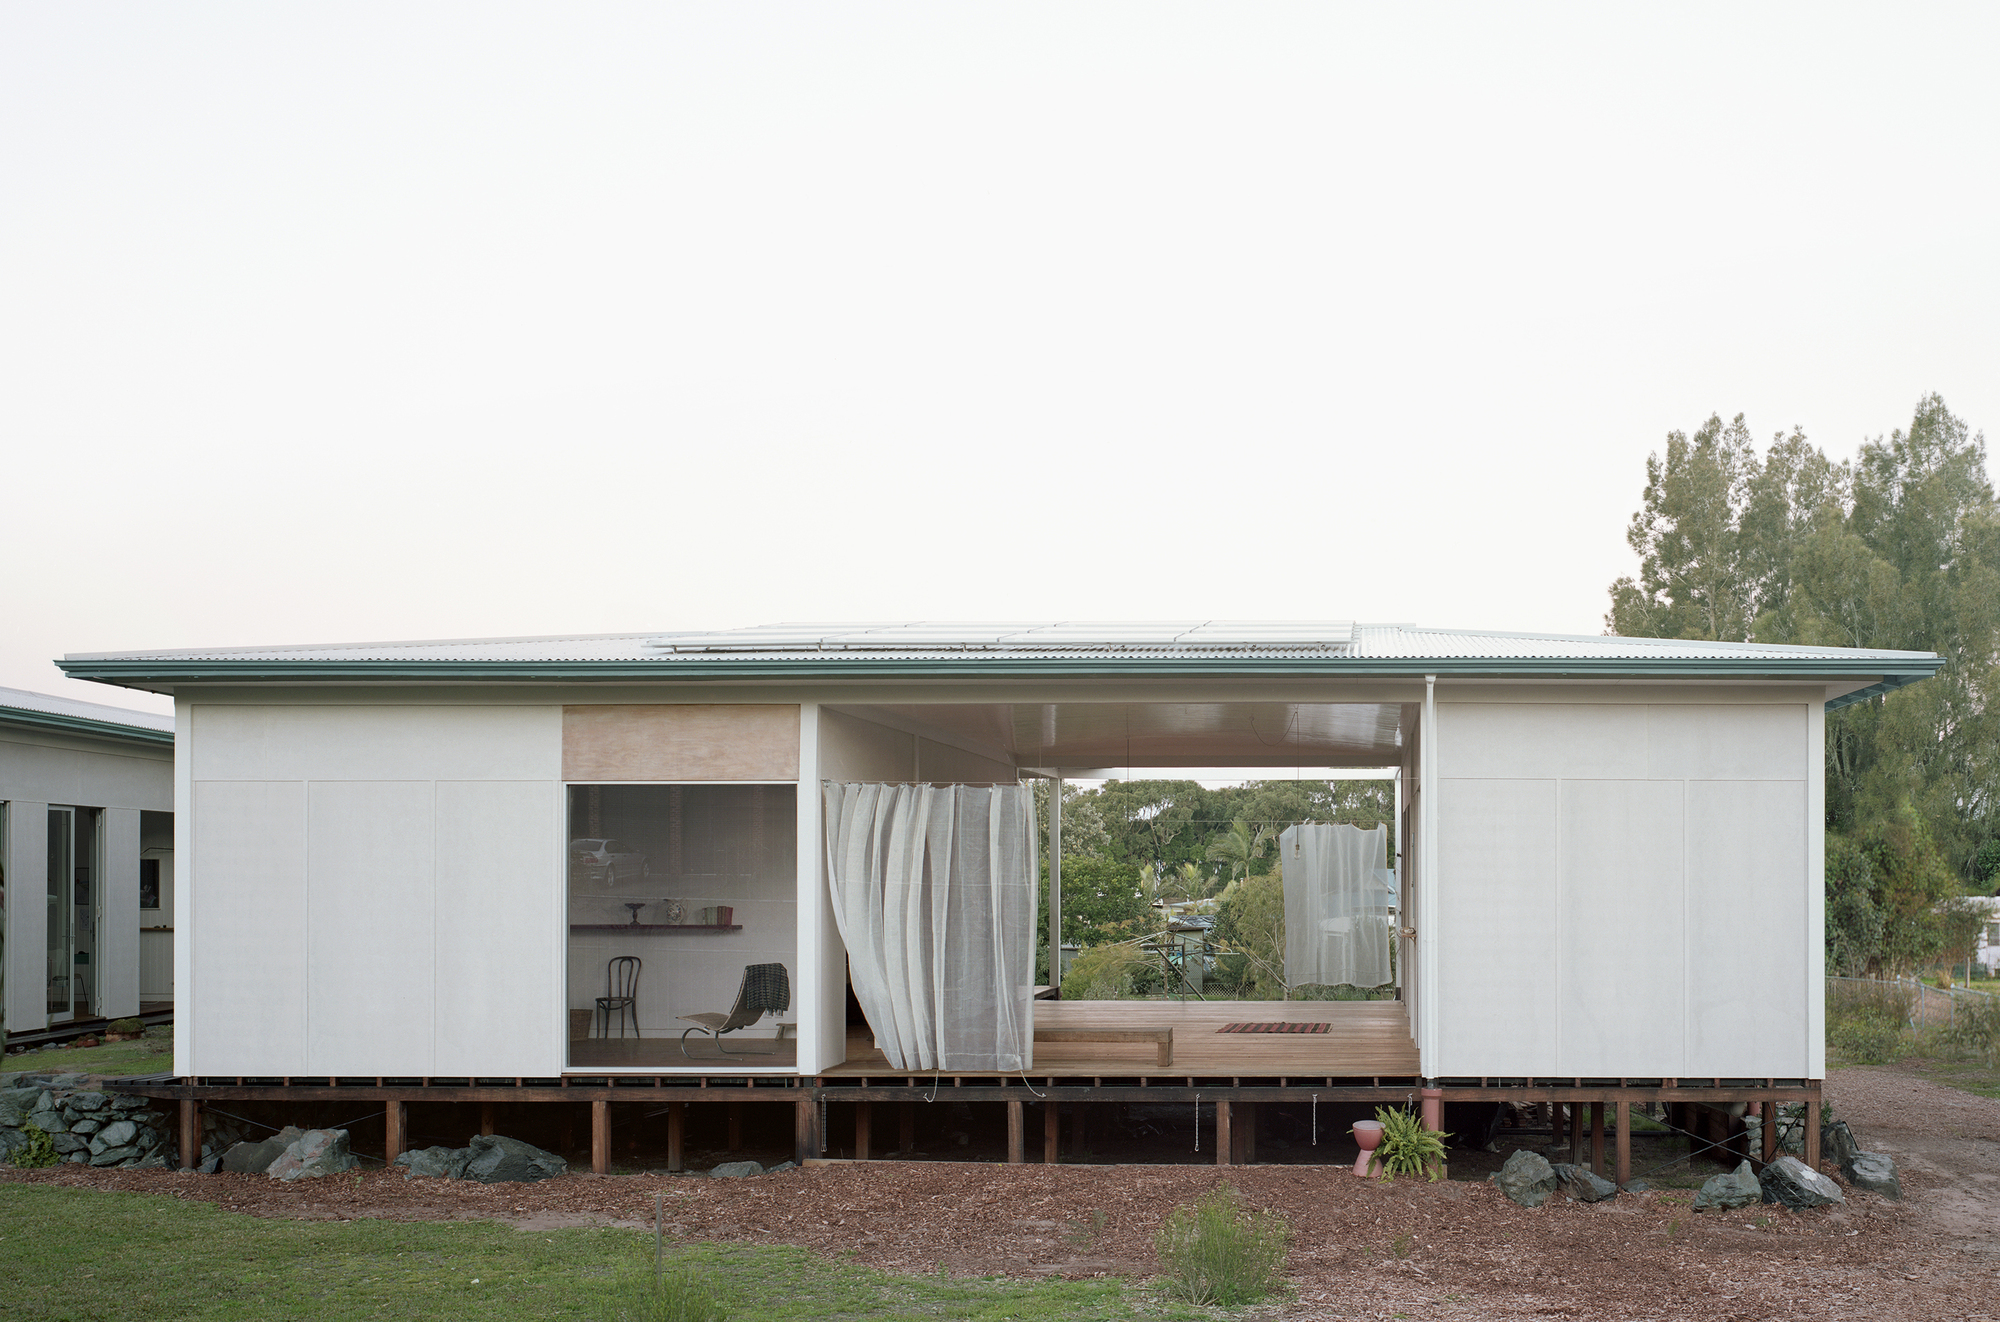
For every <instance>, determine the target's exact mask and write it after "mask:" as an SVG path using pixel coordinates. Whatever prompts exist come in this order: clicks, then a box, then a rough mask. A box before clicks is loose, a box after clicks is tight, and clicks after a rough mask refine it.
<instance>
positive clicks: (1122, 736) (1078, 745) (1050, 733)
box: [854, 702, 1403, 769]
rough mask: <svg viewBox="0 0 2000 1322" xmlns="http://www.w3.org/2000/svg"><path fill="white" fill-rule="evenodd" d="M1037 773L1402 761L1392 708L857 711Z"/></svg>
mask: <svg viewBox="0 0 2000 1322" xmlns="http://www.w3.org/2000/svg"><path fill="white" fill-rule="evenodd" d="M854 710H855V711H856V712H857V714H865V713H866V712H867V711H869V710H873V711H878V712H882V713H885V714H887V715H889V716H892V717H894V718H895V719H896V721H898V722H901V723H905V724H907V725H910V726H918V727H923V726H928V727H930V728H932V729H935V730H938V731H941V732H944V733H947V734H950V735H952V736H955V737H956V738H958V739H960V740H964V741H968V742H970V743H974V744H979V745H983V746H985V747H987V748H992V749H998V750H1002V751H1004V752H1006V753H1007V754H1008V755H1009V756H1011V757H1012V758H1013V759H1014V761H1015V762H1016V764H1017V765H1020V766H1031V767H1048V768H1051V769H1064V768H1100V767H1191V766H1198V767H1301V766H1306V767H1381V766H1391V765H1394V764H1395V763H1397V762H1399V761H1400V760H1401V759H1402V743H1401V740H1400V737H1399V732H1400V728H1401V725H1402V714H1403V709H1402V705H1401V704H1399V703H1393V702H1366V703H1363V702H1342V703H1292V702H1201V703H1164V702H1147V703H1118V702H1064V703H962V704H949V703H947V704H930V703H910V704H885V705H882V706H877V707H873V708H855V709H854Z"/></svg>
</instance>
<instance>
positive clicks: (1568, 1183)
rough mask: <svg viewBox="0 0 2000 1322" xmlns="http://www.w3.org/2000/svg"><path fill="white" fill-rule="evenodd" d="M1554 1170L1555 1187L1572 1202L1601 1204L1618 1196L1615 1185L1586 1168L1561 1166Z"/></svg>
mask: <svg viewBox="0 0 2000 1322" xmlns="http://www.w3.org/2000/svg"><path fill="white" fill-rule="evenodd" d="M1554 1169H1555V1173H1556V1187H1557V1188H1558V1189H1560V1190H1562V1192H1563V1193H1564V1194H1566V1195H1568V1196H1569V1198H1570V1199H1571V1201H1573V1202H1579V1203H1601V1202H1603V1201H1604V1200H1605V1199H1607V1198H1616V1197H1617V1196H1618V1186H1617V1185H1615V1184H1613V1183H1612V1182H1611V1181H1609V1180H1606V1179H1603V1178H1600V1177H1599V1176H1598V1175H1597V1173H1596V1172H1594V1171H1591V1170H1589V1169H1588V1168H1586V1167H1583V1166H1568V1165H1562V1166H1557V1167H1555V1168H1554Z"/></svg>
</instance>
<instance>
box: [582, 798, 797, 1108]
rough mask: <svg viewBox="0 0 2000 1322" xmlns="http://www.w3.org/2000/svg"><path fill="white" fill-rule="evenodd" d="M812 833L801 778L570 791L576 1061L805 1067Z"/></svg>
mask: <svg viewBox="0 0 2000 1322" xmlns="http://www.w3.org/2000/svg"><path fill="white" fill-rule="evenodd" d="M797 841H798V791H797V788H796V787H795V786H793V785H728V784H673V785H660V784H642V785H629V784H628V785H572V786H570V788H569V831H568V835H567V847H566V850H565V859H564V868H565V883H566V889H567V893H568V918H569V933H568V949H569V974H568V988H569V990H568V1006H569V1063H570V1064H571V1066H573V1067H583V1068H600V1067H601V1068H616V1067H619V1066H631V1067H635V1068H655V1069H657V1068H663V1067H672V1066H686V1067H689V1068H706V1069H710V1070H713V1069H714V1068H716V1066H717V1065H718V1063H722V1064H725V1065H728V1066H729V1067H731V1068H742V1067H745V1066H757V1065H776V1066H789V1065H791V1064H792V1063H793V1062H794V1060H795V1059H796V1050H797V1048H796V1044H795V1042H794V1040H793V1037H792V1033H791V1028H792V1025H794V1024H795V1023H796V1022H797V1020H796V1016H795V1013H794V1011H793V1008H792V1005H791V1000H790V991H791V978H792V975H793V974H794V973H795V971H796V968H797V960H796V951H797V940H798V848H797ZM690 1016H711V1017H712V1019H708V1020H705V1019H701V1018H692V1017H690ZM683 1034H686V1035H687V1036H686V1041H685V1043H684V1042H683Z"/></svg>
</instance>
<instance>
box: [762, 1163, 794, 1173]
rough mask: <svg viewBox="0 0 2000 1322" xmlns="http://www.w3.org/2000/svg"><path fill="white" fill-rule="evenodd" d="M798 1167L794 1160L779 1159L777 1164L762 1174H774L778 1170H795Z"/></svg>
mask: <svg viewBox="0 0 2000 1322" xmlns="http://www.w3.org/2000/svg"><path fill="white" fill-rule="evenodd" d="M798 1168H799V1163H797V1162H796V1161H781V1162H779V1163H778V1164H777V1165H775V1166H773V1167H771V1169H769V1170H767V1171H765V1172H764V1174H766V1175H776V1174H777V1173H778V1172H779V1171H795V1170H797V1169H798Z"/></svg>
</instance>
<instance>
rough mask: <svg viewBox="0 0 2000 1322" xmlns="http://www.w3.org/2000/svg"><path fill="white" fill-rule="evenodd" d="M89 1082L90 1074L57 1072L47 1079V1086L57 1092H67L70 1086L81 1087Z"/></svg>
mask: <svg viewBox="0 0 2000 1322" xmlns="http://www.w3.org/2000/svg"><path fill="white" fill-rule="evenodd" d="M89 1082H90V1076H89V1075H87V1074H58V1075H56V1076H55V1077H54V1078H53V1079H50V1080H49V1087H51V1088H53V1089H55V1090H56V1091H57V1092H68V1091H69V1090H71V1089H72V1088H81V1087H83V1086H84V1085H85V1084H86V1083H89Z"/></svg>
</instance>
